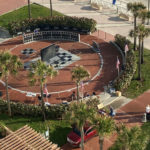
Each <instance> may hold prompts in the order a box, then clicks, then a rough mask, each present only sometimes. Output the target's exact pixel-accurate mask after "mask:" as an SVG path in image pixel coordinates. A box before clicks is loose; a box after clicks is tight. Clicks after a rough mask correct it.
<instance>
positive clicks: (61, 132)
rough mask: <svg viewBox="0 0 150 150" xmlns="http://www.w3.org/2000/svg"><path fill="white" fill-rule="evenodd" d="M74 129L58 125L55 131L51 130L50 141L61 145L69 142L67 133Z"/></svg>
mask: <svg viewBox="0 0 150 150" xmlns="http://www.w3.org/2000/svg"><path fill="white" fill-rule="evenodd" d="M71 130H72V128H71V127H62V126H56V127H55V129H54V130H53V131H50V141H52V142H53V143H57V144H58V145H59V146H62V145H64V144H65V143H66V142H67V134H68V133H69V132H70V131H71Z"/></svg>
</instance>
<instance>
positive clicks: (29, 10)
mask: <svg viewBox="0 0 150 150" xmlns="http://www.w3.org/2000/svg"><path fill="white" fill-rule="evenodd" d="M28 15H29V20H30V19H31V9H30V0H28Z"/></svg>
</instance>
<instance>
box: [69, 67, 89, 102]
mask: <svg viewBox="0 0 150 150" xmlns="http://www.w3.org/2000/svg"><path fill="white" fill-rule="evenodd" d="M71 74H72V80H75V82H76V85H77V100H79V84H80V82H81V81H82V80H84V79H86V78H88V77H90V74H89V72H88V71H87V70H86V69H85V68H84V67H83V66H76V67H74V68H73V69H72V71H71Z"/></svg>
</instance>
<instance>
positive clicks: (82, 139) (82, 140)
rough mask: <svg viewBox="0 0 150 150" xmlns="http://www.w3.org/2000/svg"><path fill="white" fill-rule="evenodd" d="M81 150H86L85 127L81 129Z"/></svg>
mask: <svg viewBox="0 0 150 150" xmlns="http://www.w3.org/2000/svg"><path fill="white" fill-rule="evenodd" d="M80 132H81V149H82V150H84V130H83V126H82V127H81V130H80Z"/></svg>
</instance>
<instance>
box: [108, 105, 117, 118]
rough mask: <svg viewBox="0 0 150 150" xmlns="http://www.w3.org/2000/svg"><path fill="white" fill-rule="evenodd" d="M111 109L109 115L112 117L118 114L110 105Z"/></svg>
mask: <svg viewBox="0 0 150 150" xmlns="http://www.w3.org/2000/svg"><path fill="white" fill-rule="evenodd" d="M109 110H110V113H109V115H110V116H111V117H114V116H115V115H116V112H115V111H114V109H113V107H112V106H110V107H109Z"/></svg>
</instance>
